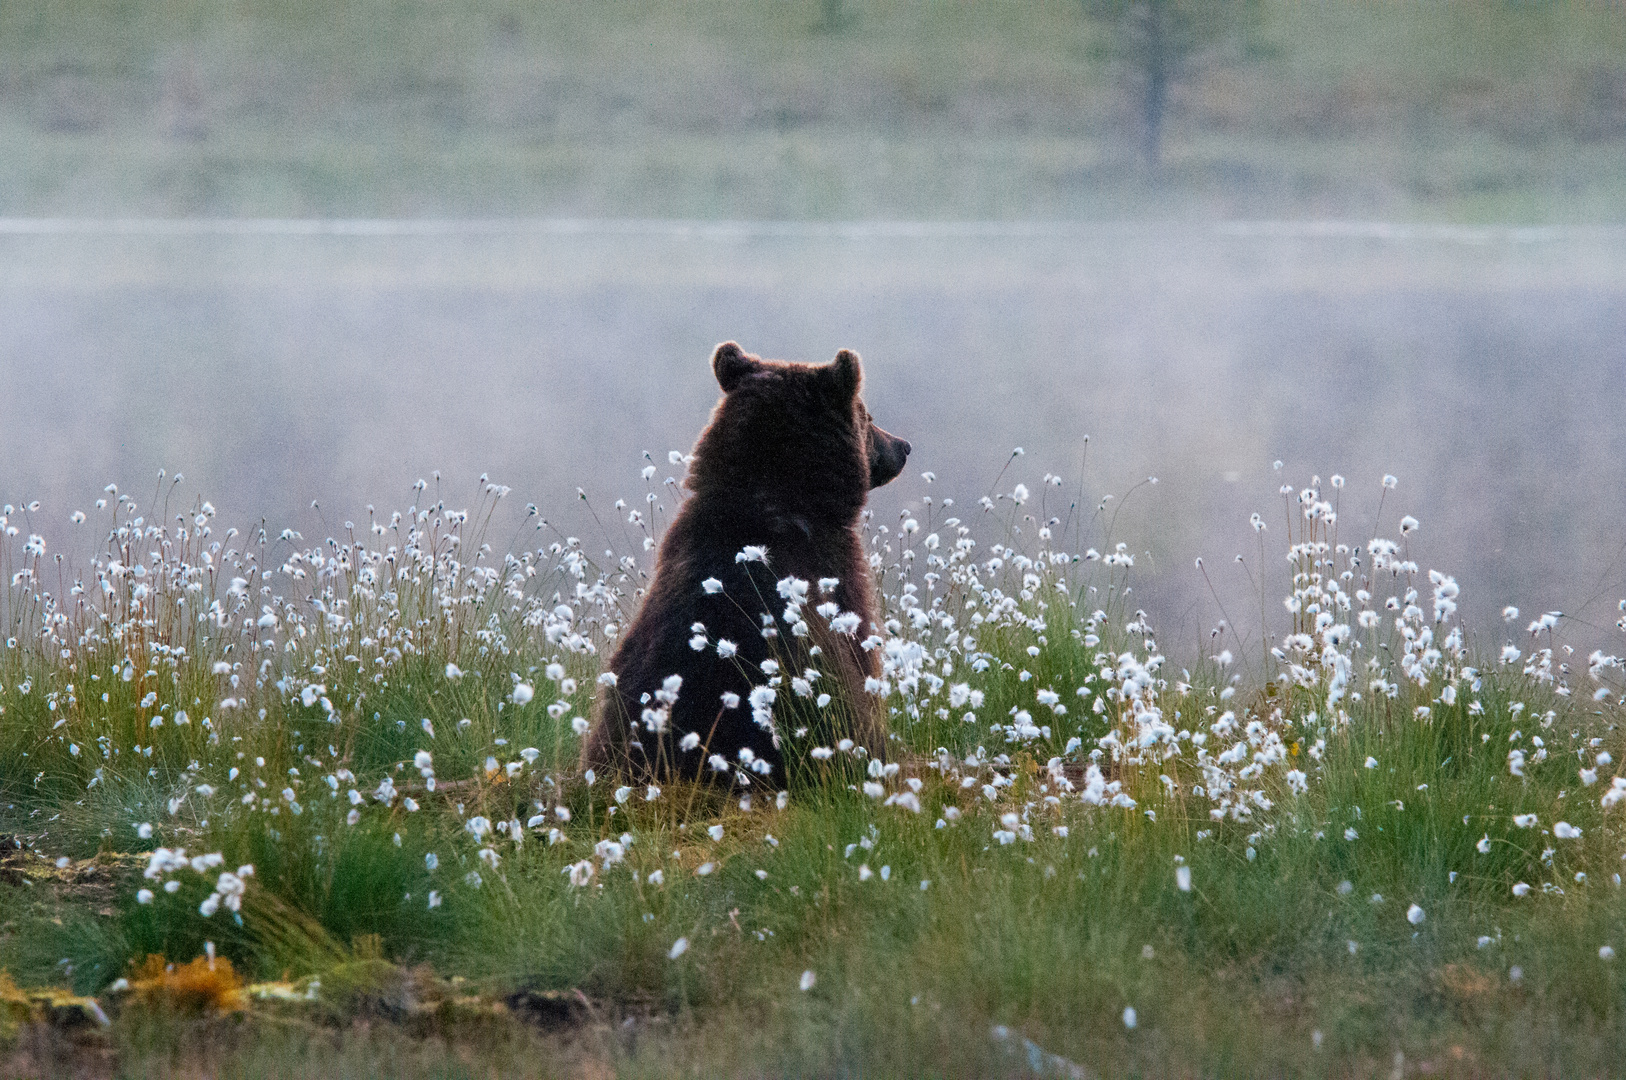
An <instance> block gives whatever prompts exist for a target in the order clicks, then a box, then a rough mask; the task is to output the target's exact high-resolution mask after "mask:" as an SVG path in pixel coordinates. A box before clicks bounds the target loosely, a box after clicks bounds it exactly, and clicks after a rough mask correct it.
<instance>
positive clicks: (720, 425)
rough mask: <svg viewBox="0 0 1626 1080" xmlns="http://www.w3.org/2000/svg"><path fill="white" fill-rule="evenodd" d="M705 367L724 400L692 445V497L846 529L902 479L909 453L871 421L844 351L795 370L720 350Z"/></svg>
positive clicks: (728, 345)
mask: <svg viewBox="0 0 1626 1080" xmlns="http://www.w3.org/2000/svg"><path fill="white" fill-rule="evenodd" d="M711 367H712V371H713V373H714V374H715V375H716V376H717V383H718V385H719V386H721V387H722V390H723V397H722V400H721V401H719V402H718V403H717V407H716V409H715V410H713V412H712V414H711V423H710V424H709V425H708V426H707V427H706V430H705V431H704V432H702V433H701V435H700V440H699V442H697V443H696V444H695V451H694V453H695V460H694V462H693V463H692V464H691V466H690V469H689V477H688V479H687V480H686V481H685V483H686V484H687V485H688V486H689V487H690V488H692V489H693V490H694V491H695V492H696V493H699V494H707V493H717V494H726V495H729V496H743V497H745V498H750V499H757V500H760V501H761V503H762V505H763V506H764V508H771V509H773V510H775V511H779V512H785V511H787V510H789V511H794V512H795V513H797V514H806V515H814V516H818V517H820V518H824V519H827V520H828V519H838V520H842V521H850V520H851V519H852V518H854V517H856V516H857V514H858V512H859V511H860V510H861V509H862V508H863V505H864V499H865V496H866V495H867V494H868V492H869V490H870V489H871V488H875V487H880V486H881V485H882V484H885V483H887V482H889V481H891V480H892V479H893V478H894V477H896V476H897V475H898V474H899V473H900V472H902V471H903V466H904V462H905V461H907V460H908V457H909V449H910V447H909V444H908V443H907V442H905V441H904V440H903V439H900V438H898V437H897V436H896V435H893V434H890V433H889V432H887V431H884V430H882V429H881V428H879V427H877V426H876V424H875V421H874V420H873V419H872V418H871V417H870V414H869V410H868V409H866V408H865V407H864V401H863V398H861V397H860V396H859V390H860V389H861V388H862V385H863V381H864V371H863V365H862V362H861V361H860V360H859V358H858V354H857V353H855V352H853V351H851V350H850V349H842V350H841V351H840V352H838V353H837V354H836V358H835V360H834V361H832V362H831V363H828V364H822V365H813V364H796V363H790V362H787V361H782V360H764V359H762V358H761V357H758V356H752V355H751V354H750V353H747V352H745V351H744V350H742V349H741V348H740V347H739V346H738V345H736V344H735V343H734V342H732V341H725V342H724V343H723V344H721V345H719V346H717V351H716V352H714V353H713V354H712V358H711Z"/></svg>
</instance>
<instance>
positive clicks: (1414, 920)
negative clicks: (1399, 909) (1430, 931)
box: [1406, 904, 1428, 926]
mask: <svg viewBox="0 0 1626 1080" xmlns="http://www.w3.org/2000/svg"><path fill="white" fill-rule="evenodd" d="M1426 918H1428V915H1427V914H1425V913H1424V911H1423V909H1422V908H1421V907H1419V906H1418V905H1416V904H1413V905H1412V906H1411V907H1409V908H1407V909H1406V921H1407V922H1409V923H1411V924H1412V925H1413V926H1421V925H1422V924H1423V920H1424V919H1426Z"/></svg>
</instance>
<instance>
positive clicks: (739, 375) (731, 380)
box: [711, 341, 761, 394]
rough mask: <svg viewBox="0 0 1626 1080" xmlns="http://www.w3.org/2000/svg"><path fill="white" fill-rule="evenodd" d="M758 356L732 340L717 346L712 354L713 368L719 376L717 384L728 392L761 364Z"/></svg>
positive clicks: (713, 371) (724, 391)
mask: <svg viewBox="0 0 1626 1080" xmlns="http://www.w3.org/2000/svg"><path fill="white" fill-rule="evenodd" d="M760 363H761V361H759V360H758V359H757V358H756V357H754V356H752V355H751V354H750V353H748V352H746V351H745V350H744V349H741V348H740V347H739V346H738V345H737V344H735V343H734V342H732V341H725V342H723V343H722V344H721V345H719V346H717V351H716V352H714V353H712V354H711V370H712V373H713V374H715V375H716V376H717V385H719V386H721V387H722V388H723V393H725V394H726V393H728V392H729V391H731V390H733V389H734V388H735V387H736V386H738V385H739V384H740V380H741V379H743V378H745V377H746V376H747V375H749V374H751V372H753V371H755V370H756V369H757V367H758V366H759V365H760Z"/></svg>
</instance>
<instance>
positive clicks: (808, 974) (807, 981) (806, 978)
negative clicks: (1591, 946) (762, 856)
mask: <svg viewBox="0 0 1626 1080" xmlns="http://www.w3.org/2000/svg"><path fill="white" fill-rule="evenodd" d="M1606 947H1607V946H1606ZM816 982H818V976H817V975H814V974H813V969H812V968H809V969H808V970H806V971H804V972H802V978H801V982H800V983H798V986H799V987H800V988H801V991H802V993H804V994H805V993H807V992H808V991H809V990H811V989H813V985H814V984H815V983H816Z"/></svg>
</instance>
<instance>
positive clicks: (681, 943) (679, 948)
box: [666, 937, 689, 960]
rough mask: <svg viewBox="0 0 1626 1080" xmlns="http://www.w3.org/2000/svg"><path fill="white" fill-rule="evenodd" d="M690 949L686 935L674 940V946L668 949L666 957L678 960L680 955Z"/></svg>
mask: <svg viewBox="0 0 1626 1080" xmlns="http://www.w3.org/2000/svg"><path fill="white" fill-rule="evenodd" d="M688 951H689V939H688V938H686V937H680V938H678V939H677V940H676V941H674V942H672V947H671V949H669V950H668V951H667V953H666V958H667V959H668V960H676V959H677V958H678V957H680V956H682V955H683V954H684V953H686V952H688Z"/></svg>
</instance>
